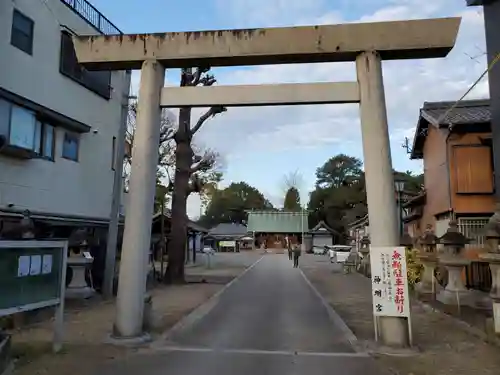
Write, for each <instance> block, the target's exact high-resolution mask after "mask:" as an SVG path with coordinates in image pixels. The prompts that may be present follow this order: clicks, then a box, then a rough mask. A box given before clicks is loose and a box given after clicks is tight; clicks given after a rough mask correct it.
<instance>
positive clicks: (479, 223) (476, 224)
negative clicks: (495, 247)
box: [458, 217, 489, 248]
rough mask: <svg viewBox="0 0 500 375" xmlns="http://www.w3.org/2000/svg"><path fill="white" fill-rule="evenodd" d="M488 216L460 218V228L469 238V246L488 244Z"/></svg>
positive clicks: (467, 246)
mask: <svg viewBox="0 0 500 375" xmlns="http://www.w3.org/2000/svg"><path fill="white" fill-rule="evenodd" d="M488 220H489V218H488V217H467V218H463V217H462V218H459V219H458V230H459V231H460V233H462V234H463V235H464V236H465V237H467V238H468V239H469V241H470V242H469V244H467V245H465V247H466V248H469V247H482V246H485V244H486V238H485V233H484V226H485V225H486V224H487V223H488Z"/></svg>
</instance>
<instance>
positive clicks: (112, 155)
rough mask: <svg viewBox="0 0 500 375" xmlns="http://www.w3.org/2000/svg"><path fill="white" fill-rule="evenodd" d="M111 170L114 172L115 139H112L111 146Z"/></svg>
mask: <svg viewBox="0 0 500 375" xmlns="http://www.w3.org/2000/svg"><path fill="white" fill-rule="evenodd" d="M111 153H112V154H111V169H112V170H113V171H114V170H115V165H116V137H113V143H112V144H111Z"/></svg>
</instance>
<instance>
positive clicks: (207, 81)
mask: <svg viewBox="0 0 500 375" xmlns="http://www.w3.org/2000/svg"><path fill="white" fill-rule="evenodd" d="M215 82H217V80H216V79H215V77H214V76H213V75H211V74H207V75H206V76H204V77H203V78H201V79H200V82H199V83H201V84H202V85H203V86H212V85H213V84H214V83H215Z"/></svg>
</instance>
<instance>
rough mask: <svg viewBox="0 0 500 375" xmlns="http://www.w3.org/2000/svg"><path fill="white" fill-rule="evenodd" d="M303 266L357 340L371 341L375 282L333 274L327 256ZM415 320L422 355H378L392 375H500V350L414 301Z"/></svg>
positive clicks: (306, 259) (303, 261) (305, 259)
mask: <svg viewBox="0 0 500 375" xmlns="http://www.w3.org/2000/svg"><path fill="white" fill-rule="evenodd" d="M301 268H302V270H303V271H304V273H305V274H306V276H307V277H308V278H309V280H310V281H311V282H312V283H313V285H315V287H316V288H317V289H318V290H319V292H320V293H321V294H322V295H323V296H324V297H325V299H326V300H327V301H328V302H329V303H330V304H331V305H332V307H333V308H334V309H335V311H337V312H338V314H339V315H340V316H341V317H342V318H343V319H344V321H345V322H346V323H347V325H348V326H349V328H351V330H352V331H353V332H354V334H355V335H356V336H357V337H358V340H359V341H360V342H366V343H370V342H372V341H373V317H372V306H371V285H370V280H369V279H367V278H365V277H363V276H361V275H359V274H356V273H352V274H347V275H346V274H343V273H342V272H339V271H334V270H332V265H331V264H329V262H328V260H327V259H326V258H324V257H318V256H313V255H305V256H303V257H302V259H301ZM412 320H413V335H414V341H415V344H416V346H417V349H418V350H417V353H416V354H415V355H412V356H406V357H396V356H384V355H378V356H377V359H378V361H379V362H380V363H381V364H382V365H383V366H384V367H386V368H387V369H389V371H391V372H392V373H393V374H401V375H409V374H412V375H451V374H453V375H471V374H473V375H493V374H496V375H498V374H500V348H498V347H496V346H492V345H490V344H487V343H485V342H484V341H482V340H481V339H479V338H477V337H476V336H473V335H471V334H470V333H468V332H466V331H465V330H464V329H463V327H462V326H461V325H459V324H457V322H456V321H454V320H453V319H451V318H450V317H448V316H445V315H444V314H443V313H440V312H434V311H431V310H429V309H424V308H423V307H422V305H421V304H419V303H413V304H412Z"/></svg>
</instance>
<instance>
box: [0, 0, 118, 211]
mask: <svg viewBox="0 0 500 375" xmlns="http://www.w3.org/2000/svg"><path fill="white" fill-rule="evenodd" d="M14 8H16V9H18V10H19V11H20V12H22V13H23V14H24V15H26V16H28V17H30V18H31V19H32V20H33V21H34V23H35V24H34V41H33V55H32V56H30V55H29V54H27V53H25V52H23V51H21V50H19V49H17V48H16V47H13V46H12V45H11V44H10V35H11V25H12V13H13V9H14ZM60 24H63V25H66V26H67V27H69V28H70V29H71V30H73V31H75V32H76V33H78V34H80V33H81V34H96V33H97V31H96V30H95V29H94V28H92V27H91V26H90V25H89V24H88V23H87V22H86V21H85V20H83V19H82V18H81V17H80V16H79V15H78V14H76V13H74V12H73V11H72V10H71V9H70V8H68V7H67V6H66V5H65V4H64V3H63V2H61V1H60V0H48V1H46V5H44V2H43V1H33V0H15V1H13V0H3V1H0V87H1V88H3V89H5V90H8V91H11V92H13V93H15V94H17V95H20V96H23V97H25V98H27V99H29V100H31V101H34V102H36V103H38V104H40V105H43V106H45V107H48V108H50V109H52V110H54V111H57V112H59V113H62V114H64V115H65V116H68V117H70V118H72V119H74V120H77V121H80V122H82V123H84V124H87V125H89V126H91V127H92V128H93V129H98V133H96V134H95V133H94V132H92V131H91V132H90V133H86V134H81V136H80V150H79V161H78V162H74V161H70V160H66V159H63V158H61V152H62V142H63V137H64V129H62V128H57V129H56V145H55V160H54V161H53V162H52V161H47V160H42V159H29V160H21V159H15V158H12V157H7V156H0V209H1V208H2V207H5V206H6V205H8V204H13V205H14V208H19V209H24V208H28V209H31V210H34V211H35V210H36V211H45V212H54V213H59V214H73V215H81V216H88V217H109V213H110V205H111V194H112V184H113V173H114V172H113V170H112V169H111V161H112V142H113V137H114V136H115V137H116V136H117V135H118V129H119V125H120V118H121V100H122V92H123V90H124V82H125V80H124V78H125V74H124V73H122V72H114V73H113V74H112V79H111V86H112V87H113V91H112V93H111V99H110V100H106V99H104V98H102V97H101V96H99V95H97V94H95V93H94V92H92V91H90V90H88V89H87V88H85V87H83V86H82V85H80V84H79V83H77V82H75V81H73V80H71V79H69V78H67V77H66V76H64V75H62V74H61V73H60V72H59V59H60V43H61V37H60V33H61V30H62V28H61V26H60Z"/></svg>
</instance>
